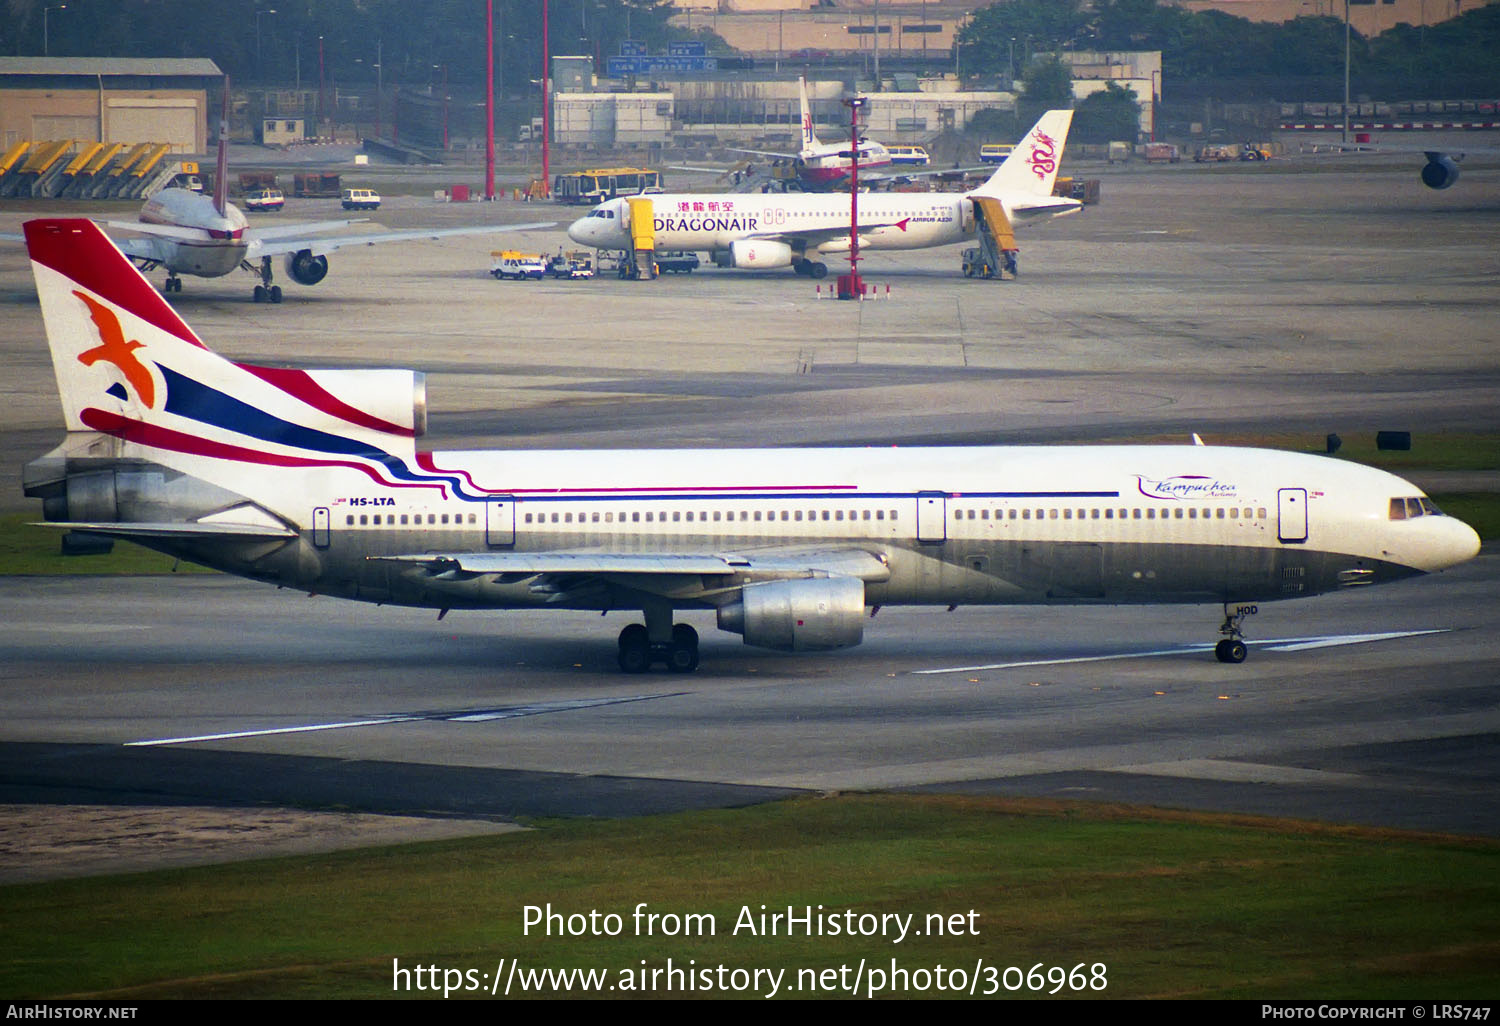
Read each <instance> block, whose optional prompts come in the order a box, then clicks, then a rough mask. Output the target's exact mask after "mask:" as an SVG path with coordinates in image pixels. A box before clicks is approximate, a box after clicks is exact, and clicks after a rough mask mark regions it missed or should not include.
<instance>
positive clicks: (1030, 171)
mask: <svg viewBox="0 0 1500 1026" xmlns="http://www.w3.org/2000/svg"><path fill="white" fill-rule="evenodd" d="M1072 123H1073V112H1072V111H1071V110H1049V111H1047V112H1046V113H1045V114H1043V115H1042V116H1041V119H1040V120H1038V121H1037V123H1036V124H1035V125H1033V126H1031V131H1029V132H1027V133H1026V137H1025V138H1024V139H1022V140H1021V141H1020V142H1019V143H1017V144H1016V148H1015V149H1014V150H1012V151H1011V153H1010V156H1008V157H1006V158H1005V162H1004V163H1003V164H1001V165H1000V166H999V167H998V168H996V169H995V173H994V174H992V175H990V177H989V180H988V181H987V182H985V183H984V184H983V185H981V186H980V187H979V188H977V189H975V190H974V194H975V195H979V196H994V197H997V198H998V197H1000V196H1002V195H1015V194H1022V195H1032V196H1050V195H1052V186H1053V185H1054V184H1055V183H1056V182H1057V169H1058V166H1059V165H1061V163H1062V155H1063V147H1064V146H1065V145H1066V144H1067V141H1068V126H1070V125H1071V124H1072Z"/></svg>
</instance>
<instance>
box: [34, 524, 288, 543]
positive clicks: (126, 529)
mask: <svg viewBox="0 0 1500 1026" xmlns="http://www.w3.org/2000/svg"><path fill="white" fill-rule="evenodd" d="M31 526H32V527H56V528H60V529H61V530H64V531H86V532H87V533H89V534H103V535H108V536H109V537H111V538H127V539H128V538H295V537H297V532H296V531H293V530H292V529H291V528H289V527H281V526H279V525H278V526H274V527H273V526H270V525H260V524H202V523H186V522H170V521H168V522H163V523H159V524H149V523H140V524H127V523H117V522H115V521H112V520H101V521H97V522H94V521H79V520H45V521H38V522H36V523H33V524H32V525H31Z"/></svg>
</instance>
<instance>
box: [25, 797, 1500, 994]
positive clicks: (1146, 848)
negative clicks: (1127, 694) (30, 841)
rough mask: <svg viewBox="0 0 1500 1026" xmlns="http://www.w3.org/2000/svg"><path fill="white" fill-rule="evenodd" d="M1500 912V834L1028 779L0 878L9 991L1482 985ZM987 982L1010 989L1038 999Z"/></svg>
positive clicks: (1388, 990)
mask: <svg viewBox="0 0 1500 1026" xmlns="http://www.w3.org/2000/svg"><path fill="white" fill-rule="evenodd" d="M642 902H644V903H645V908H646V912H647V913H650V912H656V913H662V914H667V913H675V914H678V915H679V916H685V915H687V914H688V913H696V914H699V915H704V914H709V915H712V916H713V917H714V922H715V926H716V929H715V931H714V934H713V935H712V936H696V935H695V936H665V935H663V932H662V931H661V930H660V929H658V930H657V931H656V932H655V934H654V935H637V927H636V925H635V921H634V919H633V916H632V913H633V910H634V909H635V908H636V907H637V905H638V903H642ZM549 903H550V905H551V908H552V910H553V911H555V912H557V913H560V914H562V915H564V916H567V915H571V914H575V913H577V914H582V915H583V916H587V915H588V914H589V913H590V911H597V912H598V913H599V915H600V916H603V915H605V914H607V913H615V914H617V915H618V916H620V918H621V924H622V929H621V933H620V935H619V936H599V935H596V933H597V931H592V932H591V931H588V930H585V931H584V933H583V935H580V936H568V935H559V932H560V931H559V930H557V929H554V930H553V935H552V936H550V937H549V936H545V935H543V932H542V931H541V929H540V927H536V928H533V929H532V930H531V931H530V933H529V935H528V934H527V932H526V931H525V930H524V929H523V915H524V912H523V910H524V908H525V906H527V905H535V906H543V907H545V906H546V905H548V904H549ZM761 906H765V909H764V911H766V912H767V913H770V912H778V911H780V912H784V911H785V910H786V909H787V907H788V906H791V907H792V908H794V909H795V910H797V912H798V913H801V912H802V910H804V909H805V908H807V907H808V906H811V907H812V909H813V911H814V913H817V912H818V906H822V908H823V910H824V911H825V912H838V913H842V912H843V911H844V910H845V909H852V910H855V911H856V912H860V913H876V914H880V913H912V914H914V915H915V917H916V918H915V920H914V923H915V925H916V926H917V927H918V928H922V927H924V926H925V925H926V924H927V920H926V917H927V916H928V915H929V914H932V913H941V914H943V915H944V916H955V915H957V916H959V919H958V920H953V919H948V920H946V921H947V922H948V923H950V924H952V923H955V922H959V923H962V924H963V927H962V928H961V929H959V930H958V931H956V932H954V933H951V934H945V935H942V936H938V935H935V934H933V933H931V932H926V931H924V935H922V936H908V938H907V939H906V940H905V941H903V942H901V943H894V940H893V938H892V937H891V936H885V937H881V936H871V937H864V936H810V937H809V936H803V935H800V933H799V935H797V936H790V937H789V936H786V935H785V933H784V931H783V932H782V934H781V935H778V936H774V937H772V936H763V935H760V934H759V932H758V931H757V932H756V933H751V932H748V931H746V930H744V929H741V930H740V931H739V932H738V933H735V932H734V928H735V925H736V923H737V922H742V921H743V920H742V917H743V916H745V915H746V914H747V913H748V914H749V915H750V916H751V917H752V918H755V917H758V916H759V915H760V914H761V912H762V908H761ZM970 911H973V912H974V913H975V916H974V918H973V919H972V920H971V919H969V918H968V913H969V912H970ZM1497 911H1500V842H1495V841H1492V840H1483V839H1468V838H1457V837H1445V836H1433V835H1418V834H1409V833H1401V832H1395V831H1380V830H1372V829H1358V828H1341V827H1334V826H1325V825H1316V824H1308V823H1303V822H1296V821H1281V820H1266V819H1255V818H1249V817H1235V816H1227V815H1216V814H1190V813H1174V812H1166V811H1156V810H1146V809H1139V808H1129V807H1121V806H1109V805H1089V804H1074V803H1067V804H1065V803H1058V802H1047V801H1040V800H1012V799H1001V798H985V797H954V796H902V795H844V796H839V797H836V798H828V799H805V800H795V801H787V802H780V803H774V804H767V805H759V806H754V807H750V808H744V809H731V810H717V811H708V812H696V813H689V814H680V815H672V816H660V817H650V818H641V819H628V820H569V821H557V822H548V823H544V824H541V825H540V828H539V829H537V830H534V831H530V832H525V833H520V834H508V835H501V836H496V837H490V838H483V839H473V840H462V841H445V842H434V843H424V844H413V845H409V846H398V847H389V848H380V849H368V850H362V851H354V852H345V853H338V854H332V855H321V856H314V857H295V858H281V859H274V860H264V861H259V862H250V863H240V864H234V865H226V866H217V867H206V868H199V869H190V870H174V871H162V872H151V873H141V874H132V875H126V876H117V877H104V878H94V879H86V880H74V881H64V882H55V883H46V884H28V885H16V886H10V887H5V888H0V993H5V994H7V995H9V996H11V997H12V998H41V997H91V998H104V997H109V998H119V999H125V1000H134V999H150V998H165V997H193V998H206V997H233V998H270V997H302V998H311V997H316V998H325V997H327V998H333V997H338V998H349V997H355V998H383V997H390V996H392V984H393V980H394V973H393V968H394V966H393V959H399V960H400V963H401V964H402V965H403V966H406V967H408V968H414V967H416V966H437V967H438V968H439V969H440V970H441V969H458V970H468V969H473V970H475V972H476V974H494V973H495V972H496V967H497V964H499V960H500V959H506V960H510V959H516V960H518V964H519V965H520V966H522V967H525V968H528V969H564V968H580V969H587V968H594V969H602V970H605V971H606V973H607V977H606V978H607V980H608V982H609V983H612V984H614V985H615V986H616V987H618V986H619V985H620V983H621V981H622V980H627V979H634V978H635V977H634V976H633V975H632V974H638V973H639V971H640V970H641V969H642V968H643V967H644V968H647V969H652V968H661V967H664V966H665V965H666V961H667V959H669V958H670V959H672V960H673V964H675V965H676V966H678V967H679V968H682V967H687V966H688V965H689V960H694V961H693V963H692V964H693V965H694V966H696V967H711V966H718V965H720V964H723V965H726V966H729V967H732V968H738V969H745V970H752V971H753V970H755V969H767V970H775V969H784V970H787V973H786V975H785V977H784V980H787V981H794V980H797V979H798V977H797V971H798V970H800V969H812V970H824V969H830V968H832V969H837V968H839V967H849V968H850V971H851V972H852V969H853V967H854V966H855V965H857V964H858V963H859V962H860V960H861V959H863V960H865V963H866V965H867V966H869V967H872V968H873V967H881V968H887V969H888V968H889V967H890V966H891V963H892V960H893V959H894V960H895V962H896V964H897V965H898V966H900V967H905V968H907V969H909V970H917V969H925V970H929V971H930V970H933V969H934V968H935V967H936V966H937V965H939V964H942V965H944V966H947V967H949V969H950V971H951V969H953V968H963V969H964V970H965V971H967V972H972V971H973V969H974V967H975V966H976V964H977V963H978V960H979V959H983V960H984V964H985V965H988V966H992V967H994V968H995V970H996V971H997V972H998V971H999V970H1001V969H1003V968H1004V967H1007V966H1016V967H1019V968H1020V969H1021V971H1022V973H1023V974H1024V973H1025V972H1026V971H1028V970H1029V969H1030V968H1031V967H1032V966H1033V965H1036V964H1038V963H1041V964H1042V966H1043V967H1044V969H1043V971H1044V972H1045V969H1046V967H1051V966H1063V967H1065V968H1067V969H1069V970H1071V969H1072V968H1073V967H1074V966H1075V965H1078V964H1079V963H1083V964H1085V966H1087V967H1092V965H1093V963H1101V962H1102V963H1104V964H1105V965H1106V966H1107V970H1106V976H1107V980H1108V986H1107V989H1105V990H1104V991H1102V992H1100V991H1095V990H1086V991H1083V992H1082V993H1081V994H1076V995H1075V996H1087V997H1099V996H1104V997H1192V998H1247V997H1250V998H1268V997H1280V998H1310V997H1318V998H1382V999H1400V998H1411V999H1416V998H1430V997H1432V996H1433V995H1442V997H1443V999H1444V1000H1455V999H1460V998H1476V999H1479V998H1490V997H1493V996H1494V994H1495V992H1496V989H1497V984H1500V936H1497V934H1496V932H1495V929H1494V924H1495V921H1496V913H1497ZM600 922H601V925H602V923H603V921H602V920H601V921H600ZM698 922H699V923H700V926H701V924H703V923H706V920H699V921H698ZM757 922H758V919H757ZM971 922H972V923H973V924H974V926H975V928H976V929H977V934H976V933H971V932H970V931H969V929H968V924H969V923H971ZM561 932H562V933H566V932H567V931H561ZM642 932H644V931H642ZM699 932H702V931H701V929H700V931H699ZM505 964H506V965H508V964H509V963H508V962H507V963H505ZM1085 971H1086V972H1089V971H1091V968H1086V969H1085ZM439 978H440V977H439ZM476 978H479V977H478V976H476ZM483 979H484V983H483V986H485V987H487V986H488V977H487V976H486V977H483ZM804 979H805V978H804ZM995 979H996V980H997V981H999V980H1001V979H1003V977H999V976H997V977H996V978H995ZM1009 979H1010V980H1011V981H1012V982H1014V981H1015V980H1016V976H1015V974H1011V975H1010V977H1009ZM658 986H660V984H658ZM987 986H989V981H988V979H986V980H984V981H982V982H981V986H980V991H981V992H983V990H984V989H985V988H986V987H987ZM996 986H997V988H998V990H999V994H1000V996H1006V995H1012V996H1017V997H1026V996H1037V995H1036V993H1035V992H1033V991H1028V990H1026V989H1024V988H1023V989H1020V990H1017V991H1009V990H1007V989H1005V987H1004V986H1003V983H998V982H997V983H996ZM562 991H563V988H560V987H557V986H554V987H552V988H551V991H550V992H553V993H557V992H562ZM572 993H573V994H574V996H583V995H582V994H581V993H580V992H578V991H576V990H575V991H573V992H572ZM698 993H699V994H700V995H701V994H702V993H704V992H703V991H702V990H700V991H698ZM783 993H785V992H783ZM902 993H904V994H914V993H915V991H914V990H910V989H908V990H905V991H903V992H902ZM1063 993H1064V994H1069V993H1072V992H1070V991H1067V990H1064V992H1063ZM460 994H461V992H456V993H455V996H460ZM714 994H715V996H717V995H718V992H717V991H715V992H714ZM406 996H423V997H431V996H432V991H431V989H427V990H425V991H423V992H421V993H420V994H419V993H417V992H415V991H409V992H407V994H406ZM608 996H613V997H620V996H629V994H628V993H626V994H622V993H621V992H620V991H619V990H615V991H612V992H609V994H608ZM644 996H654V997H661V996H668V995H667V994H665V993H664V992H663V991H662V990H660V989H657V990H654V991H647V992H646V993H645V995H644ZM795 996H802V997H805V996H811V995H810V994H809V993H808V992H807V991H806V990H804V991H802V992H800V993H798V994H796V995H795ZM925 996H943V995H941V994H939V993H938V992H937V991H936V990H932V989H929V990H927V991H926V992H925ZM1059 996H1061V995H1059Z"/></svg>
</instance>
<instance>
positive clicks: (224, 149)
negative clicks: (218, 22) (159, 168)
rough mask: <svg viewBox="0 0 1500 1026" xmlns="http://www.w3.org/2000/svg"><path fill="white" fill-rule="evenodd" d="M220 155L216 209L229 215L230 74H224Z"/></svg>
mask: <svg viewBox="0 0 1500 1026" xmlns="http://www.w3.org/2000/svg"><path fill="white" fill-rule="evenodd" d="M218 134H219V155H218V157H217V158H216V160H215V163H214V209H215V210H217V211H218V212H219V216H220V217H227V216H229V215H228V214H227V213H226V212H225V211H226V210H227V208H228V206H229V76H228V75H225V76H224V109H223V110H222V111H221V112H220V114H219V133H218Z"/></svg>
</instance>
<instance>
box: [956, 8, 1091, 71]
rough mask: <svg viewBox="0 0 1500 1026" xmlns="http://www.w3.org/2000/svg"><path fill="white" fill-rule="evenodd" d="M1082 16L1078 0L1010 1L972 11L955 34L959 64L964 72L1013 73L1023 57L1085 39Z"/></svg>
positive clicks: (1060, 47)
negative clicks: (956, 36)
mask: <svg viewBox="0 0 1500 1026" xmlns="http://www.w3.org/2000/svg"><path fill="white" fill-rule="evenodd" d="M1087 30H1088V16H1087V15H1086V14H1085V13H1084V11H1083V2H1082V0H1011V2H1010V3H999V4H994V5H992V6H990V7H984V8H981V9H980V10H978V11H975V12H974V14H973V16H972V17H971V18H970V19H969V23H968V24H967V25H965V26H964V29H963V31H962V32H960V33H959V36H958V47H959V62H960V65H961V67H962V68H963V69H964V70H965V71H969V72H974V73H979V74H1000V73H1003V72H1005V71H1006V69H1007V68H1009V67H1010V66H1011V55H1012V54H1014V55H1015V67H1016V70H1017V71H1018V72H1019V71H1020V70H1021V68H1022V66H1023V64H1024V57H1025V56H1026V55H1027V54H1033V53H1037V52H1039V51H1051V50H1061V49H1064V48H1065V47H1071V46H1076V45H1078V44H1079V43H1080V42H1082V41H1084V40H1086V39H1087V35H1088V31H1087Z"/></svg>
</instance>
